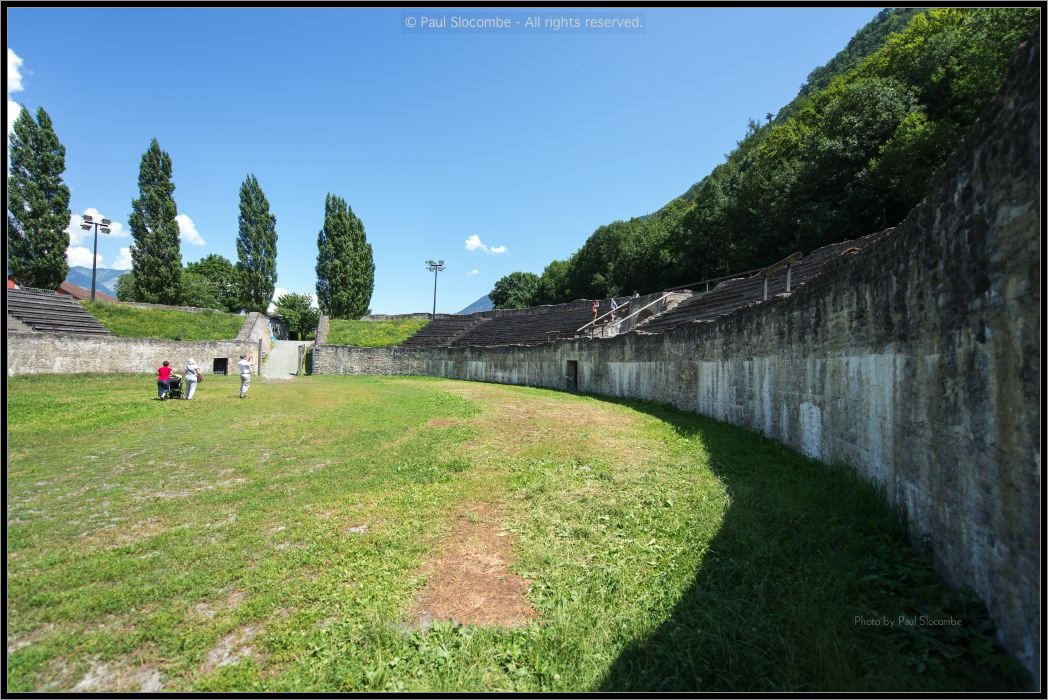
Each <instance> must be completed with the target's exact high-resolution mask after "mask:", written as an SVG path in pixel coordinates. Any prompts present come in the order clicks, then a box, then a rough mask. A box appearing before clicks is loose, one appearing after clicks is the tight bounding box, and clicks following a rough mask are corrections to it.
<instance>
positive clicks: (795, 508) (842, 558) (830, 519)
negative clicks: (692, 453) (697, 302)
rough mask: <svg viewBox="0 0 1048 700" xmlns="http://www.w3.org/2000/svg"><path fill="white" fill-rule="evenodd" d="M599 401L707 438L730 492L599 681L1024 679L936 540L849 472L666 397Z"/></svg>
mask: <svg viewBox="0 0 1048 700" xmlns="http://www.w3.org/2000/svg"><path fill="white" fill-rule="evenodd" d="M593 398H596V399H599V400H601V401H607V402H611V403H617V404H620V405H624V406H629V407H630V408H633V409H636V410H639V411H641V412H644V413H647V414H649V415H652V416H655V417H657V418H658V419H660V420H662V421H664V422H666V423H667V424H669V425H671V426H672V427H673V429H674V430H675V431H676V432H677V433H678V434H679V435H681V436H682V437H685V438H687V439H688V440H689V441H691V442H694V443H696V445H698V443H700V442H701V444H702V445H703V446H705V449H706V450H707V452H708V455H709V463H710V467H711V469H712V470H713V472H714V473H715V475H716V476H717V477H718V478H719V479H720V480H721V482H722V483H723V484H725V485H726V487H727V490H728V493H729V497H730V505H729V506H728V507H727V510H726V513H725V515H724V519H723V522H722V525H721V528H720V530H719V531H718V533H717V534H716V535H715V536H714V538H713V540H712V541H711V542H710V543H709V548H708V550H707V551H706V552H705V553H704V554H703V556H702V559H701V563H700V565H699V567H698V569H697V570H696V572H695V575H694V579H693V580H692V582H691V584H690V585H689V586H688V588H687V589H686V591H685V592H684V594H683V595H682V596H681V598H680V599H679V601H678V602H677V603H676V605H675V607H674V608H673V610H672V612H671V613H670V614H669V616H668V617H667V618H666V619H665V620H663V621H662V622H661V623H660V624H659V625H658V626H657V627H655V628H654V629H653V631H652V632H651V633H650V634H649V635H647V636H646V637H645V638H642V639H637V640H634V641H633V642H631V643H629V644H628V646H627V647H626V648H624V649H623V651H622V652H621V654H620V655H619V657H618V658H617V659H616V660H615V661H614V662H613V663H612V664H611V666H610V667H609V669H608V671H607V673H606V675H605V677H604V679H603V681H602V682H601V683H600V684H599V686H598V689H599V690H601V691H608V692H617V691H647V692H658V691H663V692H674V691H677V692H679V691H685V692H687V691H743V690H749V691H903V690H910V691H951V690H953V691H976V690H1006V689H1007V690H1026V689H1028V688H1029V682H1030V681H1029V678H1028V676H1027V675H1026V673H1025V671H1024V670H1023V668H1022V667H1021V666H1020V665H1019V664H1018V662H1016V661H1014V660H1013V659H1012V658H1011V657H1009V656H1007V655H1006V654H1005V653H1004V652H1003V651H1002V650H1001V649H1000V648H999V647H998V646H997V645H996V643H995V642H994V637H993V633H994V630H993V627H992V624H991V623H990V622H989V620H988V617H987V614H986V610H985V607H984V606H983V605H982V604H981V603H980V602H978V601H977V600H976V599H975V597H974V596H973V595H972V594H971V593H970V591H957V590H953V589H951V588H950V587H949V586H947V585H946V584H945V583H944V582H943V580H942V579H941V577H940V576H939V575H938V574H937V573H936V572H935V571H934V570H933V568H932V564H931V558H930V554H929V552H928V550H927V548H926V547H924V546H922V545H920V544H916V545H915V544H912V543H911V542H910V541H909V539H908V536H907V534H906V526H905V523H904V522H903V521H902V520H901V519H900V518H899V517H898V516H897V515H896V514H895V512H894V511H893V510H892V508H891V507H890V506H889V505H888V502H887V500H886V499H885V498H884V496H883V494H882V493H880V492H879V491H878V490H877V489H876V488H875V487H874V486H872V485H871V484H870V483H868V482H866V481H864V480H863V479H861V478H860V477H859V476H857V475H856V474H855V472H854V471H853V470H851V469H849V468H847V467H839V466H828V465H825V464H821V463H819V462H815V461H812V460H809V459H807V458H805V457H803V456H801V455H799V454H798V453H796V452H793V451H791V450H789V449H787V448H785V447H784V446H782V445H780V444H778V443H776V442H774V441H772V440H768V439H766V438H764V437H763V436H761V435H759V434H758V433H755V432H752V431H750V430H746V429H743V428H737V427H734V426H731V425H728V424H725V423H719V422H717V421H714V420H711V419H707V418H704V417H701V416H697V415H694V414H689V413H685V412H682V411H679V410H676V409H674V408H672V407H669V406H666V405H662V404H656V403H653V402H645V401H636V400H622V399H614V398H609V397H598V396H593ZM696 449H699V448H698V446H697V447H696ZM922 616H924V617H922Z"/></svg>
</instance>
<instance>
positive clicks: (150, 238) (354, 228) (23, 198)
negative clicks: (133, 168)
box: [7, 107, 375, 335]
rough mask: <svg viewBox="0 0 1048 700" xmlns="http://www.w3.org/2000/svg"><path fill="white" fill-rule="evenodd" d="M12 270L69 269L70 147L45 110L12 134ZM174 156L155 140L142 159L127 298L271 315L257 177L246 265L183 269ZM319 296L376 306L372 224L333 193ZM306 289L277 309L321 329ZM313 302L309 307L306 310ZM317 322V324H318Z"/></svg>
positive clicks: (328, 307) (43, 282) (58, 278)
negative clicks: (67, 153) (369, 229)
mask: <svg viewBox="0 0 1048 700" xmlns="http://www.w3.org/2000/svg"><path fill="white" fill-rule="evenodd" d="M10 156H11V158H10V163H11V165H10V178H9V180H8V188H9V195H8V214H7V240H8V268H9V270H10V271H11V274H12V275H13V276H14V277H15V279H16V280H18V282H19V284H21V285H22V286H27V287H36V288H40V289H57V288H58V286H59V285H60V284H61V283H62V282H63V281H64V280H65V279H66V277H67V276H68V274H69V265H68V261H67V259H66V250H67V249H68V247H69V243H70V238H69V232H68V230H67V229H68V226H69V224H70V214H71V212H70V210H69V198H70V193H69V188H68V187H67V186H66V185H65V183H64V182H63V180H62V173H63V172H64V171H65V147H64V146H63V145H62V144H61V142H60V141H59V140H58V136H57V135H56V133H55V130H54V125H53V123H52V121H51V118H50V116H49V115H48V113H47V112H46V111H45V110H44V108H43V107H41V108H39V109H37V112H36V117H35V119H34V117H33V115H32V114H31V113H30V112H29V110H27V109H22V110H21V112H20V113H19V115H18V118H17V119H16V120H15V123H14V128H13V132H12V134H11V137H10ZM174 191H175V185H174V181H173V179H172V167H171V157H170V155H169V154H167V153H166V152H164V151H163V150H162V149H161V147H160V144H159V142H158V141H157V140H156V139H153V140H152V142H151V143H150V145H149V148H148V149H147V150H146V152H145V153H144V154H143V155H142V159H141V163H140V165H139V172H138V196H137V197H136V198H134V199H133V200H132V202H131V213H130V215H129V217H128V225H129V228H130V230H131V236H132V239H133V242H132V244H131V247H130V250H131V269H130V270H129V271H128V272H126V273H124V274H123V275H121V277H120V279H119V281H118V283H117V298H118V299H120V300H121V301H135V302H145V303H149V304H170V305H185V306H199V307H205V308H216V309H224V310H227V311H230V312H239V311H260V312H263V313H264V312H265V311H266V310H267V308H268V306H269V304H270V301H271V300H272V298H273V292H274V290H275V288H276V281H277V270H276V255H277V230H276V224H277V219H276V217H275V216H274V215H273V214H272V213H271V212H270V206H269V200H268V199H267V198H266V195H265V193H264V192H263V191H262V187H261V185H260V184H259V182H258V179H257V178H256V177H255V176H254V175H251V174H249V175H248V176H247V177H246V178H245V179H244V181H243V183H241V185H240V215H239V220H238V232H237V239H236V248H237V258H238V259H237V262H236V263H235V264H234V263H233V262H231V261H230V260H228V259H226V258H225V257H223V256H221V255H216V254H211V255H208V256H206V257H204V258H203V259H201V260H198V261H195V262H190V263H188V264H186V265H185V266H183V265H182V252H181V238H180V232H179V225H178V221H177V216H178V206H177V204H176V203H175V198H174ZM316 273H317V283H316V292H317V302H318V305H319V307H320V310H321V311H323V312H324V313H326V314H329V315H331V316H334V317H336V318H358V317H360V316H362V315H364V314H367V313H369V312H370V308H369V304H370V302H371V295H372V292H373V290H374V279H375V264H374V259H373V256H372V249H371V244H370V243H368V242H367V236H366V234H365V231H364V224H363V222H361V220H360V218H359V217H357V216H356V215H355V214H354V213H353V210H352V209H351V208H350V207H349V205H348V204H347V203H346V201H345V200H344V199H342V198H341V197H337V196H335V195H331V194H329V195H328V196H327V199H326V201H325V206H324V224H323V227H322V228H321V229H320V233H319V235H318V239H317V265H316ZM310 306H311V299H310V297H309V295H306V294H284V295H282V296H281V298H280V299H278V300H276V307H277V314H278V315H280V316H282V317H283V318H284V319H285V321H287V322H288V323H289V325H291V327H292V330H293V331H294V332H297V333H299V334H300V335H301V334H303V333H305V332H308V331H309V330H312V329H315V328H316V314H315V313H312V312H311V311H310ZM303 307H304V308H303ZM310 324H312V328H310V327H309V326H310Z"/></svg>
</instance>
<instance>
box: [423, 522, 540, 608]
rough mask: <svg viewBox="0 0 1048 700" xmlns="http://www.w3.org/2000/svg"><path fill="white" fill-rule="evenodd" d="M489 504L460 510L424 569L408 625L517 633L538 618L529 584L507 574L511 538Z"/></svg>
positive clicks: (510, 552)
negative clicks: (445, 625) (446, 625)
mask: <svg viewBox="0 0 1048 700" xmlns="http://www.w3.org/2000/svg"><path fill="white" fill-rule="evenodd" d="M502 519H503V518H502V514H501V513H500V512H499V510H498V508H497V507H496V506H494V505H493V504H490V503H473V504H469V505H466V506H464V507H463V508H461V509H460V511H459V513H458V517H457V521H456V523H455V527H454V530H453V532H452V534H451V537H450V538H449V539H448V541H447V542H446V543H445V544H444V545H443V547H442V549H441V552H440V554H438V555H437V556H436V557H434V558H432V559H431V560H430V561H428V562H427V563H426V565H425V566H424V567H423V570H422V574H423V575H424V576H425V577H426V585H425V587H424V588H423V589H422V590H421V591H420V592H419V596H418V599H417V600H416V602H415V605H414V607H413V608H412V611H411V613H410V614H409V625H412V626H418V627H423V628H427V627H429V626H430V625H431V624H432V623H433V622H434V621H436V620H451V621H453V622H456V623H459V624H463V625H480V626H485V627H496V626H497V627H516V626H519V625H522V624H525V623H526V622H528V620H530V619H532V618H534V617H536V616H537V614H538V613H536V612H535V609H534V608H533V607H532V606H531V603H530V602H529V601H528V598H527V593H528V587H529V586H530V585H531V581H529V580H526V579H524V578H521V577H520V576H519V575H517V574H516V573H514V572H513V571H512V570H511V569H510V564H511V563H512V561H513V558H514V554H513V546H512V538H511V537H510V535H509V533H508V532H506V531H504V530H502V529H501V524H502Z"/></svg>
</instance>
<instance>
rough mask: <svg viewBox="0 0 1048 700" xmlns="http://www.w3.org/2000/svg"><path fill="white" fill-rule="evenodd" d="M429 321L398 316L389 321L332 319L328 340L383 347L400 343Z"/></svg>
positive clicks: (344, 343) (334, 342) (331, 343)
mask: <svg viewBox="0 0 1048 700" xmlns="http://www.w3.org/2000/svg"><path fill="white" fill-rule="evenodd" d="M427 323H429V319H426V318H397V319H390V320H388V321H343V320H340V319H331V321H330V325H329V326H328V338H327V342H328V344H330V345H357V346H360V347H381V346H386V345H400V344H401V343H403V342H404V341H405V340H407V339H408V338H410V337H411V336H413V335H414V334H415V333H417V332H418V331H419V330H420V329H421V328H422V327H423V326H425V325H426V324H427Z"/></svg>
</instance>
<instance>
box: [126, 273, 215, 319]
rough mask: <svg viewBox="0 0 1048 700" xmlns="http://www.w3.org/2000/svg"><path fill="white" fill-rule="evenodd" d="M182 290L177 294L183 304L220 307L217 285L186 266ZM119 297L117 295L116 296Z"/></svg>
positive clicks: (210, 307)
mask: <svg viewBox="0 0 1048 700" xmlns="http://www.w3.org/2000/svg"><path fill="white" fill-rule="evenodd" d="M181 284H182V291H181V292H180V294H179V296H180V298H181V303H182V304H183V305H185V306H199V307H201V308H204V309H222V308H225V307H224V306H223V305H222V300H221V298H220V297H219V294H218V287H217V286H216V285H215V283H214V282H212V281H211V280H210V279H208V278H207V277H205V276H204V275H201V274H199V273H197V272H192V271H191V270H189V269H188V268H187V269H185V270H182V281H181ZM117 298H119V296H118V297H117Z"/></svg>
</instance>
